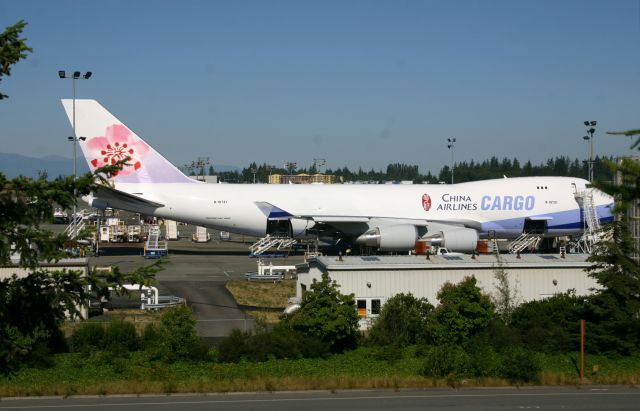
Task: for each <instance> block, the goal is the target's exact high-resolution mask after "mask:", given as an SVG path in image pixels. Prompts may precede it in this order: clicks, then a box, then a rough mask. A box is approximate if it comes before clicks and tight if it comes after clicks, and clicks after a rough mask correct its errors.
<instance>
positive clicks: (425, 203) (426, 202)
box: [422, 194, 431, 211]
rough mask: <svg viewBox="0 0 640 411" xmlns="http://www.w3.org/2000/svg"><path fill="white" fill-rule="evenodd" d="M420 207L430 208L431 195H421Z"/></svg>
mask: <svg viewBox="0 0 640 411" xmlns="http://www.w3.org/2000/svg"><path fill="white" fill-rule="evenodd" d="M422 208H424V211H429V210H430V209H431V197H430V196H429V194H423V195H422Z"/></svg>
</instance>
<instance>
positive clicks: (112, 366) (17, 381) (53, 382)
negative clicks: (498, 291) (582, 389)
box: [0, 347, 640, 397]
mask: <svg viewBox="0 0 640 411" xmlns="http://www.w3.org/2000/svg"><path fill="white" fill-rule="evenodd" d="M573 356H574V357H575V355H573ZM541 360H542V363H543V369H544V371H543V373H542V375H541V379H540V381H539V383H542V384H545V385H577V384H579V376H578V374H577V373H576V369H575V367H574V365H573V362H572V361H571V357H570V356H568V355H543V356H541ZM53 361H54V365H53V366H52V367H50V368H45V369H35V368H25V369H22V370H19V371H18V372H17V373H16V374H14V375H13V376H11V377H0V397H8V396H34V395H62V396H67V395H81V394H97V395H104V394H125V393H126V394H145V393H174V392H175V393H182V392H232V391H280V390H318V389H322V390H337V389H366V388H389V389H400V388H420V387H447V386H449V387H461V386H504V385H508V382H507V381H505V380H502V379H499V378H484V379H452V378H442V379H434V378H424V377H421V376H419V375H418V370H419V369H420V367H421V366H422V362H423V359H422V358H418V357H416V355H415V348H413V347H411V348H407V349H405V350H404V351H403V355H402V356H401V357H400V358H398V359H397V360H396V361H392V362H390V361H385V360H381V359H378V357H377V356H376V355H375V354H374V350H372V349H370V348H366V347H361V348H359V349H357V350H355V351H351V352H347V353H345V354H340V355H333V356H330V357H328V358H326V359H289V360H275V359H274V360H269V361H267V362H263V363H250V362H246V361H242V362H240V363H237V364H223V363H216V362H198V363H176V364H163V363H159V362H155V361H149V359H148V357H147V356H146V355H145V353H144V352H134V353H131V354H130V355H129V356H128V357H127V358H114V357H113V356H109V355H104V354H103V353H94V354H93V355H91V356H88V357H87V356H82V355H81V354H77V353H71V354H57V355H55V356H54V358H53ZM587 364H588V365H589V369H590V370H591V371H590V373H589V374H588V379H587V381H586V382H587V383H593V384H627V385H636V384H637V382H638V379H639V378H640V357H637V356H635V357H625V358H617V359H610V358H606V357H601V356H589V357H587ZM594 365H598V366H599V367H598V369H597V371H596V372H595V373H594V372H593V366H594Z"/></svg>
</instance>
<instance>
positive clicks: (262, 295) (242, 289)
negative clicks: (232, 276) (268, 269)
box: [227, 280, 296, 309]
mask: <svg viewBox="0 0 640 411" xmlns="http://www.w3.org/2000/svg"><path fill="white" fill-rule="evenodd" d="M227 289H228V290H229V292H231V294H233V298H235V299H236V302H237V303H238V304H241V305H247V306H251V307H256V308H282V309H284V308H285V307H286V306H287V305H288V300H289V297H292V296H294V295H295V294H296V280H283V281H277V282H274V283H271V282H258V281H241V280H232V281H229V282H227Z"/></svg>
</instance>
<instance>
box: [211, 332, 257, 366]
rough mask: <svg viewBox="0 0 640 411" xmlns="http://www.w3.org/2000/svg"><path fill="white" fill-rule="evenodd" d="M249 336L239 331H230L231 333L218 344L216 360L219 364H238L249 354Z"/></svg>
mask: <svg viewBox="0 0 640 411" xmlns="http://www.w3.org/2000/svg"><path fill="white" fill-rule="evenodd" d="M250 338H251V335H250V334H249V333H246V332H242V331H240V330H239V329H237V328H236V329H233V330H231V333H230V334H229V335H228V336H227V337H225V338H223V339H222V340H221V341H220V344H218V351H219V355H218V359H219V360H220V362H238V361H240V360H241V359H242V358H245V357H246V356H247V354H248V352H249V344H248V340H249V339H250Z"/></svg>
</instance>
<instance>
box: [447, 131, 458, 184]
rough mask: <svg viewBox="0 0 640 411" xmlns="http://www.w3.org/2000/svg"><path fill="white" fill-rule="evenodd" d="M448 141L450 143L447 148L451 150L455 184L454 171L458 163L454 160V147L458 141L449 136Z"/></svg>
mask: <svg viewBox="0 0 640 411" xmlns="http://www.w3.org/2000/svg"><path fill="white" fill-rule="evenodd" d="M447 142H448V143H449V144H447V148H448V149H449V150H451V184H453V172H454V171H455V167H456V164H455V163H454V162H453V148H454V145H455V143H456V139H455V138H448V139H447Z"/></svg>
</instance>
